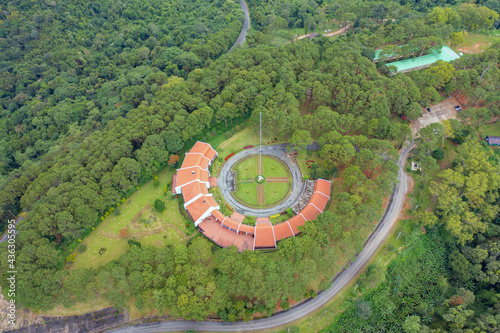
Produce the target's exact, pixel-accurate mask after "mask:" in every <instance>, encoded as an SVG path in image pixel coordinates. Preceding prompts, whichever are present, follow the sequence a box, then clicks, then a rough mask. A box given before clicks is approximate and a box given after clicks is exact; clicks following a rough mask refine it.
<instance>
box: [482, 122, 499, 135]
mask: <svg viewBox="0 0 500 333" xmlns="http://www.w3.org/2000/svg"><path fill="white" fill-rule="evenodd" d="M481 134H482V135H484V136H487V135H488V136H500V121H497V122H495V123H493V124H486V125H483V126H482V127H481Z"/></svg>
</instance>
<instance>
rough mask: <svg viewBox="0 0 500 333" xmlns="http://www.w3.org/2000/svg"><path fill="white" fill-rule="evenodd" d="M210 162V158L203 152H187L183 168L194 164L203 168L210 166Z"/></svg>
mask: <svg viewBox="0 0 500 333" xmlns="http://www.w3.org/2000/svg"><path fill="white" fill-rule="evenodd" d="M209 163H210V160H209V159H208V158H206V157H205V156H204V155H203V154H192V153H187V154H186V157H185V158H184V161H183V162H182V166H181V169H182V168H189V167H193V166H199V167H201V168H202V169H206V168H208V164H209Z"/></svg>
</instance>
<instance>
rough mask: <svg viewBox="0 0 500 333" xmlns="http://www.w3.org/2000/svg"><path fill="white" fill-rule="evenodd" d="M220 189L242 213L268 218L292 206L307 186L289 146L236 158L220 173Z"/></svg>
mask: <svg viewBox="0 0 500 333" xmlns="http://www.w3.org/2000/svg"><path fill="white" fill-rule="evenodd" d="M261 150H262V159H261V158H260V151H261ZM258 176H261V177H262V178H263V179H262V180H261V181H259V179H258ZM218 186H219V188H220V190H221V194H222V196H223V197H224V200H225V201H226V202H227V203H228V204H229V205H231V206H232V207H233V209H234V210H235V211H237V212H238V213H240V214H242V215H246V216H256V217H268V216H270V215H274V214H279V213H281V212H283V211H285V210H286V209H287V208H289V207H292V206H293V205H294V204H295V203H296V202H297V201H298V200H299V198H300V196H301V193H302V190H303V188H304V183H303V181H302V173H301V171H300V168H299V167H298V165H297V164H296V163H294V162H292V160H291V157H290V154H289V153H288V152H287V144H286V143H285V144H277V145H272V146H263V147H262V148H259V147H255V148H251V149H246V150H243V151H241V152H239V153H238V154H236V155H234V156H232V157H231V158H230V159H229V160H228V161H227V162H226V163H225V164H224V165H223V167H222V169H221V170H220V173H219V178H218Z"/></svg>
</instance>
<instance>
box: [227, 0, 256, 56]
mask: <svg viewBox="0 0 500 333" xmlns="http://www.w3.org/2000/svg"><path fill="white" fill-rule="evenodd" d="M240 5H241V10H242V11H243V13H245V22H244V23H243V27H242V28H241V32H240V35H239V36H238V39H237V40H236V42H234V44H233V46H231V48H230V49H229V51H227V52H228V53H229V52H231V51H232V50H233V49H234V48H235V47H236V46H237V45H243V42H244V41H245V37H246V36H247V30H248V28H250V14H249V13H248V6H247V3H246V2H245V0H241V2H240Z"/></svg>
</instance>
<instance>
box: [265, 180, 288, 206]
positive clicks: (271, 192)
mask: <svg viewBox="0 0 500 333" xmlns="http://www.w3.org/2000/svg"><path fill="white" fill-rule="evenodd" d="M290 185H291V184H290V183H268V182H266V183H264V192H265V195H266V197H265V198H266V200H265V205H266V206H268V205H276V204H278V203H279V202H281V201H283V200H284V199H285V197H286V196H287V195H288V193H289V190H290Z"/></svg>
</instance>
